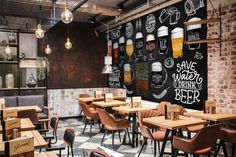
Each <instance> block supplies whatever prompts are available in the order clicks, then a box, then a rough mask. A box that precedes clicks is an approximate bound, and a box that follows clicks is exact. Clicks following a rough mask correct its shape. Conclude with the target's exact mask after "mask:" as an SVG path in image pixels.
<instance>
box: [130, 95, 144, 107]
mask: <svg viewBox="0 0 236 157" xmlns="http://www.w3.org/2000/svg"><path fill="white" fill-rule="evenodd" d="M140 106H142V99H141V97H140V96H135V97H132V98H131V107H140Z"/></svg>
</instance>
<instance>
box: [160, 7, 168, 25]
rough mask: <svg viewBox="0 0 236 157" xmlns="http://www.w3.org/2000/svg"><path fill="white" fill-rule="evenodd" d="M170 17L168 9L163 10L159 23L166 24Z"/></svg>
mask: <svg viewBox="0 0 236 157" xmlns="http://www.w3.org/2000/svg"><path fill="white" fill-rule="evenodd" d="M169 16H170V14H169V12H168V10H167V9H163V10H162V11H161V15H160V16H159V21H160V22H161V23H163V22H165V21H166V20H167V18H168V17H169Z"/></svg>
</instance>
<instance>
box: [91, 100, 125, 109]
mask: <svg viewBox="0 0 236 157" xmlns="http://www.w3.org/2000/svg"><path fill="white" fill-rule="evenodd" d="M92 105H95V106H97V107H101V108H106V107H115V106H121V105H127V102H124V101H119V100H113V101H112V102H105V101H94V102H92Z"/></svg>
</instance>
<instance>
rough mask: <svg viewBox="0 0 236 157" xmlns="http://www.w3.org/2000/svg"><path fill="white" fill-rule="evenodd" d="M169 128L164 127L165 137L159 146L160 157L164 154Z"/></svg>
mask: <svg viewBox="0 0 236 157" xmlns="http://www.w3.org/2000/svg"><path fill="white" fill-rule="evenodd" d="M169 133H170V130H169V129H166V134H165V138H164V140H163V144H162V146H161V152H160V157H163V155H164V151H165V147H166V142H167V140H168V136H169Z"/></svg>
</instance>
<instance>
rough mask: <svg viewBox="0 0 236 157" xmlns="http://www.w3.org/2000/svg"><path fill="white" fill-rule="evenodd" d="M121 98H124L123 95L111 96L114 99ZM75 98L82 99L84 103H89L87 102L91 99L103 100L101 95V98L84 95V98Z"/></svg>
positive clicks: (91, 100)
mask: <svg viewBox="0 0 236 157" xmlns="http://www.w3.org/2000/svg"><path fill="white" fill-rule="evenodd" d="M122 98H124V97H120V96H114V97H113V99H114V100H117V99H122ZM77 100H79V101H82V102H84V103H89V102H93V101H104V97H101V98H95V97H86V98H77Z"/></svg>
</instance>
